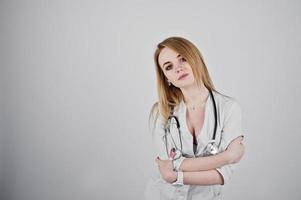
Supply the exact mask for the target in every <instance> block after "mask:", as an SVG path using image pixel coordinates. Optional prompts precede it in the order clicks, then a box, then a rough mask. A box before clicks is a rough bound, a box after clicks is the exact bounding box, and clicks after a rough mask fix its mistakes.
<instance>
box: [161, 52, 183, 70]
mask: <svg viewBox="0 0 301 200" xmlns="http://www.w3.org/2000/svg"><path fill="white" fill-rule="evenodd" d="M180 56H181V55H180V54H179V55H177V58H178V57H180ZM168 63H170V61H167V62H165V63H164V64H163V65H162V66H163V67H164V65H165V64H168Z"/></svg>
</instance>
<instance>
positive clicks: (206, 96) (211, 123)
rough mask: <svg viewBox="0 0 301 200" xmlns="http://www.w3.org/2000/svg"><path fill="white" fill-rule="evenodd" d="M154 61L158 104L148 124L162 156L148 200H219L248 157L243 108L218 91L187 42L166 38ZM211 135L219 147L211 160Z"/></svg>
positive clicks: (199, 54) (156, 147)
mask: <svg viewBox="0 0 301 200" xmlns="http://www.w3.org/2000/svg"><path fill="white" fill-rule="evenodd" d="M154 59H155V64H156V75H157V89H158V97H159V100H158V102H157V103H155V104H154V106H153V107H152V110H151V114H150V119H151V120H152V123H151V124H152V136H153V141H154V144H155V149H156V151H155V152H156V154H157V156H158V157H157V158H156V159H155V164H156V165H155V169H154V173H153V175H152V177H151V178H150V180H149V182H148V184H147V187H146V190H145V193H144V197H145V199H150V200H156V199H164V200H165V199H221V198H222V186H223V185H224V184H225V183H227V182H228V181H229V179H230V177H231V174H232V173H233V170H234V167H235V165H236V163H237V162H239V161H240V159H241V158H242V156H243V154H244V145H243V144H242V140H243V135H242V128H241V118H242V117H241V108H240V105H239V104H238V103H237V101H236V100H235V99H234V98H231V97H228V96H225V95H222V94H221V93H219V92H217V91H216V90H215V88H214V86H213V83H212V81H211V78H210V76H209V73H208V71H207V67H206V65H205V63H204V60H203V57H202V55H201V53H200V52H199V50H198V49H197V48H196V46H195V45H194V44H192V43H191V42H190V41H188V40H187V39H184V38H181V37H170V38H167V39H165V40H164V41H162V42H161V43H160V44H158V46H157V49H156V51H155V55H154ZM215 113H216V115H215ZM170 115H174V116H176V119H177V120H175V119H173V118H172V119H173V121H172V120H171V121H169V120H168V119H169V116H170ZM177 121H178V125H179V128H178V129H177V126H176V125H177ZM168 122H170V123H168ZM214 130H215V131H214ZM213 131H214V132H215V133H216V134H215V138H214V141H215V142H214V143H215V144H217V146H216V147H215V148H211V150H212V149H213V151H211V153H210V154H211V155H210V156H207V154H205V152H207V151H206V150H207V149H208V148H207V147H208V146H207V144H208V143H209V142H210V141H211V140H212V135H213ZM167 133H170V134H167ZM176 135H177V136H176ZM211 147H212V146H211ZM209 149H210V148H209ZM214 149H215V150H216V152H215V153H214ZM179 152H180V154H179Z"/></svg>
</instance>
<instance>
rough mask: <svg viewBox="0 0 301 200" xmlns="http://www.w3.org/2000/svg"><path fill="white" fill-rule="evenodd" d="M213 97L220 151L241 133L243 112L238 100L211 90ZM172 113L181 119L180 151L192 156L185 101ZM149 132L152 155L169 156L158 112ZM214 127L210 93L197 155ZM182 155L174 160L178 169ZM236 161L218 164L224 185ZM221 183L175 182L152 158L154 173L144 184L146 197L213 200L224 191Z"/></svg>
mask: <svg viewBox="0 0 301 200" xmlns="http://www.w3.org/2000/svg"><path fill="white" fill-rule="evenodd" d="M213 95H214V99H215V102H216V106H217V132H216V139H217V141H218V143H219V142H220V145H219V151H220V152H222V151H224V150H225V149H226V148H227V146H228V145H229V144H230V142H231V141H232V140H233V139H235V138H237V137H238V136H241V135H243V130H242V123H241V122H242V112H241V107H240V105H239V104H238V102H237V101H236V100H235V99H234V98H231V97H228V96H225V95H222V94H220V93H217V92H215V91H213ZM174 115H176V116H177V117H178V120H179V123H180V129H181V133H182V142H183V152H184V153H186V154H189V155H190V156H194V152H193V137H192V135H191V134H190V133H189V130H188V128H187V124H186V105H185V103H184V102H183V101H181V102H180V104H179V105H178V106H177V107H176V109H175V112H174ZM152 124H154V126H153V127H152V129H151V130H152V131H151V134H152V136H153V142H154V147H155V148H154V149H155V155H158V156H159V157H160V159H168V154H167V152H166V147H165V142H164V140H163V136H164V128H163V118H162V116H160V115H159V118H158V120H157V121H156V123H152ZM173 127H174V129H173V128H172V129H171V133H177V129H176V127H175V126H173ZM213 129H214V109H213V102H212V99H211V96H210V95H209V97H208V99H207V101H206V105H205V118H204V124H203V128H202V131H201V133H200V134H199V135H198V137H197V141H198V146H197V152H196V155H198V156H199V155H202V152H203V149H204V148H205V146H206V145H207V143H208V141H209V140H210V139H211V137H212V134H213ZM173 138H174V140H176V141H177V142H176V144H179V139H178V137H177V134H175V135H174V134H173ZM168 144H169V145H168V152H170V149H171V147H172V143H171V142H170V139H169V140H168ZM184 159H185V158H184V157H181V158H180V159H178V160H177V161H174V163H173V164H174V168H175V169H179V166H180V165H181V162H182V161H183V160H184ZM237 165H238V164H230V165H225V166H222V167H220V168H217V170H218V171H219V173H220V174H221V175H222V177H223V179H224V185H225V184H227V183H228V181H229V179H230V177H231V175H232V173H233V171H234V168H235V166H237ZM222 188H223V185H208V186H201V185H183V186H176V185H172V184H170V183H168V182H166V181H165V180H164V179H163V178H162V177H161V174H160V171H159V169H158V166H157V164H156V162H155V158H154V165H153V173H152V175H151V177H150V179H149V181H148V183H147V185H146V188H145V191H144V199H145V200H159V199H160V200H169V199H173V200H175V199H176V200H178V199H183V200H184V199H185V200H194V199H202V200H212V199H221V198H222V193H223V190H222Z"/></svg>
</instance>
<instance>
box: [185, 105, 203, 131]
mask: <svg viewBox="0 0 301 200" xmlns="http://www.w3.org/2000/svg"><path fill="white" fill-rule="evenodd" d="M204 119H205V110H204V109H202V110H196V111H188V110H187V112H186V124H187V127H188V130H189V132H190V134H191V135H192V136H194V137H196V136H198V135H199V134H200V132H201V130H202V128H203V125H204Z"/></svg>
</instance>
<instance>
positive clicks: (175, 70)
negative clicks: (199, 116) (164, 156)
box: [155, 47, 244, 185]
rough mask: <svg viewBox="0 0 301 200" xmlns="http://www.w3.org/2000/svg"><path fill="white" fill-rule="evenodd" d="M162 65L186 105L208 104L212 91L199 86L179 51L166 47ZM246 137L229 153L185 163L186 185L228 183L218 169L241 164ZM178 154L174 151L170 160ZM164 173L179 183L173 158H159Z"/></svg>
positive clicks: (161, 57) (232, 145)
mask: <svg viewBox="0 0 301 200" xmlns="http://www.w3.org/2000/svg"><path fill="white" fill-rule="evenodd" d="M158 62H159V65H160V68H161V70H162V71H163V73H164V75H165V77H166V79H167V81H168V82H170V83H171V84H172V85H174V86H175V87H178V88H179V89H180V90H181V91H182V93H183V96H184V102H185V104H186V106H187V107H189V106H194V105H205V102H206V99H207V98H208V95H209V91H208V89H207V88H206V87H205V86H204V84H203V83H202V84H201V86H197V84H196V82H195V79H194V76H193V72H192V68H191V66H190V65H189V63H188V62H186V60H185V58H183V57H182V56H181V55H179V54H178V53H177V52H176V51H174V50H172V49H170V48H168V47H165V48H163V49H162V50H161V52H160V54H159V57H158ZM183 74H188V75H187V76H186V77H185V78H184V79H179V77H180V76H182V75H183ZM242 140H243V137H238V138H236V139H235V140H233V141H232V142H231V143H230V145H229V146H228V147H227V150H226V151H224V152H221V153H219V154H217V155H214V156H209V157H204V158H203V157H199V158H190V159H187V158H186V159H185V160H184V161H183V163H182V164H181V167H183V168H182V169H181V168H180V169H181V171H184V172H185V171H186V172H185V173H184V184H190V185H193V184H195V185H212V184H224V181H223V178H222V176H221V174H219V172H218V171H217V170H216V169H215V168H217V167H220V166H223V165H226V164H232V163H237V162H239V161H240V160H241V158H242V156H243V154H244V145H243V144H242ZM173 157H174V153H173V152H170V158H173ZM155 160H156V162H157V164H158V167H159V170H160V173H161V175H162V177H163V179H164V180H165V181H167V182H169V183H172V182H174V181H176V179H177V172H175V171H173V163H172V159H169V160H160V159H159V157H157V158H156V159H155Z"/></svg>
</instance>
